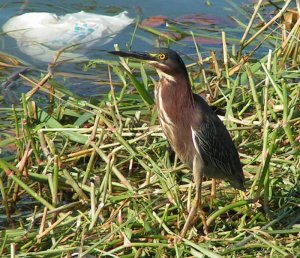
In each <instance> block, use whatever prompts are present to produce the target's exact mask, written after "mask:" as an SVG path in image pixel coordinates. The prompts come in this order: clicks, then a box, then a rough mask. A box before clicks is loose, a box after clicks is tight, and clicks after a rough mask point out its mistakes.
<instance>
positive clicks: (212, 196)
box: [210, 178, 217, 209]
mask: <svg viewBox="0 0 300 258" xmlns="http://www.w3.org/2000/svg"><path fill="white" fill-rule="evenodd" d="M216 183H217V182H216V179H215V178H212V180H211V191H210V208H211V209H212V208H213V205H214V199H215V198H216Z"/></svg>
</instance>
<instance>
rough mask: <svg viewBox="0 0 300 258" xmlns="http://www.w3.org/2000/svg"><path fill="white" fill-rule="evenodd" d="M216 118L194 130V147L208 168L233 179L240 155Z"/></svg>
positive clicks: (204, 122)
mask: <svg viewBox="0 0 300 258" xmlns="http://www.w3.org/2000/svg"><path fill="white" fill-rule="evenodd" d="M213 115H214V116H215V117H213V118H209V119H207V121H203V122H202V123H201V126H200V127H198V128H192V134H193V141H194V145H195V147H196V149H197V151H198V153H199V155H201V157H202V159H203V162H204V164H205V165H206V166H210V167H211V166H213V167H215V168H216V169H218V170H219V171H220V172H223V173H224V175H226V176H227V177H229V178H231V177H232V176H233V175H234V174H235V173H236V171H235V170H236V167H237V163H238V162H239V160H237V159H238V154H237V151H236V149H235V146H234V144H233V143H232V141H231V138H230V135H229V133H228V132H227V130H226V128H225V126H224V125H223V123H222V122H221V120H219V118H218V117H217V116H216V115H215V114H213Z"/></svg>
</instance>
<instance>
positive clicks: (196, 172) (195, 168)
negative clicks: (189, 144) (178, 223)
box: [181, 156, 208, 237]
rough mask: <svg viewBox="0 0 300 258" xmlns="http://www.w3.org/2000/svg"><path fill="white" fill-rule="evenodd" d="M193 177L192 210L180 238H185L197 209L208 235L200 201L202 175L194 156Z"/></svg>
mask: <svg viewBox="0 0 300 258" xmlns="http://www.w3.org/2000/svg"><path fill="white" fill-rule="evenodd" d="M193 177H194V184H195V188H196V195H195V198H194V200H193V203H192V208H191V210H190V212H189V215H188V218H187V220H186V222H185V224H184V226H183V229H182V231H181V237H185V235H186V233H187V231H188V230H189V229H190V227H191V226H192V225H193V223H192V221H193V220H195V218H197V216H198V214H197V211H198V209H199V214H200V218H201V220H202V223H203V228H204V233H205V234H207V233H208V227H207V224H206V218H205V213H204V211H203V210H202V201H201V197H202V196H201V188H202V179H203V173H202V169H201V168H200V163H199V160H198V158H197V157H196V156H195V157H194V160H193Z"/></svg>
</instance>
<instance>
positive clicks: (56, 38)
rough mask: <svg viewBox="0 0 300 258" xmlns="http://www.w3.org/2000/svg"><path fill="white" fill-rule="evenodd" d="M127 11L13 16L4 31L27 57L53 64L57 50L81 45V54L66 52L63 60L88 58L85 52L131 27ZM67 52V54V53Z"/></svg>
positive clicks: (40, 13)
mask: <svg viewBox="0 0 300 258" xmlns="http://www.w3.org/2000/svg"><path fill="white" fill-rule="evenodd" d="M127 14H128V13H127V12H126V11H124V12H121V13H119V14H118V15H116V16H107V15H99V14H95V13H87V12H84V11H80V12H77V13H68V14H65V15H60V16H59V15H56V14H55V13H47V12H29V13H23V14H21V15H17V16H14V17H11V18H10V19H9V20H8V21H7V22H6V23H5V24H4V25H3V26H2V30H3V32H5V33H6V34H7V35H9V36H10V37H12V38H14V39H15V40H16V41H17V45H18V48H19V49H20V51H22V52H23V53H25V54H26V55H28V56H30V57H32V58H33V59H35V60H38V61H42V62H51V61H52V60H53V58H54V57H55V55H56V53H57V51H58V50H60V49H62V48H65V47H68V46H72V45H73V46H74V45H78V44H80V51H81V52H80V51H79V50H78V51H77V52H76V53H71V52H67V50H66V51H64V53H63V54H62V56H61V57H62V58H63V59H75V58H81V59H82V58H85V57H84V55H83V54H82V52H84V50H86V48H90V47H92V46H101V45H104V44H107V43H108V42H110V41H111V40H112V39H113V37H114V36H115V35H116V34H117V33H118V32H120V31H121V30H123V29H124V28H126V27H127V26H128V25H129V24H131V23H132V22H133V21H134V19H131V18H129V17H128V15H127ZM66 52H67V53H66Z"/></svg>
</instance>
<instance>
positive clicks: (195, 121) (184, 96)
mask: <svg viewBox="0 0 300 258" xmlns="http://www.w3.org/2000/svg"><path fill="white" fill-rule="evenodd" d="M110 53H111V54H114V55H118V56H121V57H129V58H136V59H140V60H144V61H146V62H147V63H148V64H150V65H151V66H153V67H154V68H155V69H156V71H157V73H158V75H159V77H160V80H159V82H158V83H157V85H156V86H155V100H156V105H157V108H158V113H159V121H160V124H161V127H162V129H163V132H164V134H165V135H166V137H167V139H168V141H169V143H170V145H171V146H172V148H173V149H174V151H175V153H176V154H177V155H178V157H179V158H180V160H181V161H182V162H183V163H185V164H186V165H187V166H188V167H189V168H190V169H191V170H192V171H193V178H194V184H195V188H196V194H195V199H194V202H193V205H192V208H191V210H190V212H189V215H188V218H187V220H186V223H185V225H184V227H183V230H182V233H181V235H182V236H185V234H186V232H187V230H188V229H189V228H190V226H191V223H192V221H193V220H194V218H195V216H196V214H197V210H198V209H199V211H200V216H201V218H202V221H203V226H204V229H206V231H207V226H206V223H205V216H204V213H203V211H202V208H201V207H202V206H201V205H202V202H201V186H202V178H203V176H206V177H210V178H216V179H223V180H226V181H228V182H229V183H230V184H231V185H232V186H233V187H234V188H237V189H240V190H245V187H244V181H245V178H244V174H243V170H242V166H241V163H240V159H239V155H238V152H237V150H236V148H235V146H234V143H233V142H232V139H231V137H230V134H229V133H228V131H227V129H226V127H225V126H224V124H223V123H222V121H221V120H220V119H219V117H218V116H217V115H216V114H215V113H214V111H213V110H212V109H211V108H210V107H209V105H208V104H207V103H206V102H205V100H203V99H202V97H201V96H199V95H197V94H193V92H192V89H191V85H190V81H189V77H188V73H187V70H186V67H185V65H184V62H183V61H182V59H181V57H180V56H179V55H178V54H177V53H176V52H175V51H173V50H171V49H167V48H157V49H154V50H153V51H152V52H149V53H147V52H145V53H142V52H123V51H112V52H110Z"/></svg>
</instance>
